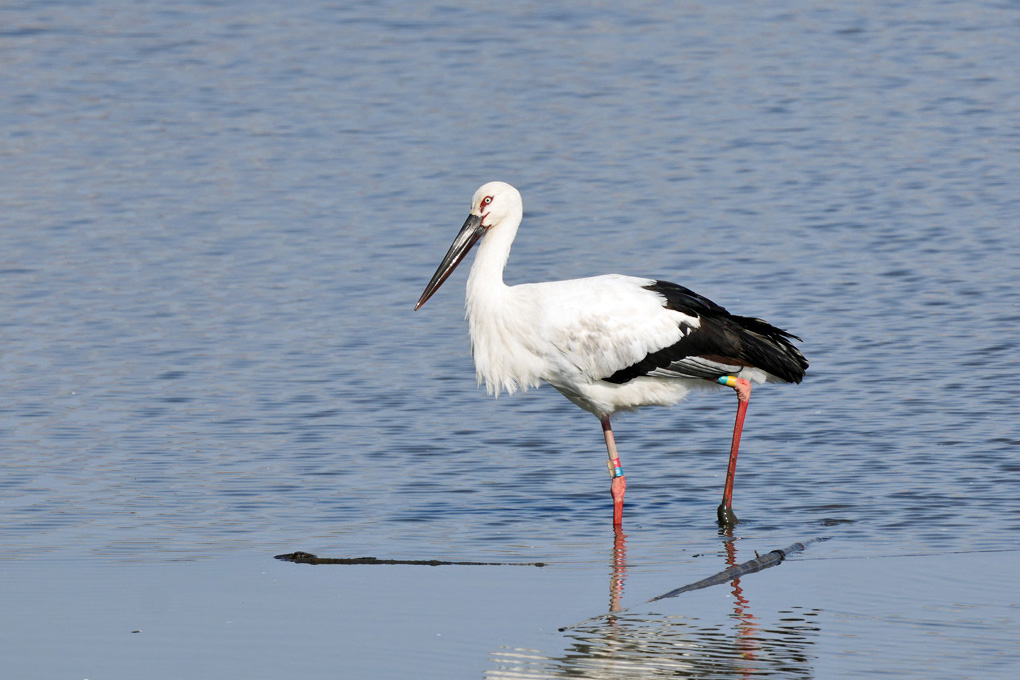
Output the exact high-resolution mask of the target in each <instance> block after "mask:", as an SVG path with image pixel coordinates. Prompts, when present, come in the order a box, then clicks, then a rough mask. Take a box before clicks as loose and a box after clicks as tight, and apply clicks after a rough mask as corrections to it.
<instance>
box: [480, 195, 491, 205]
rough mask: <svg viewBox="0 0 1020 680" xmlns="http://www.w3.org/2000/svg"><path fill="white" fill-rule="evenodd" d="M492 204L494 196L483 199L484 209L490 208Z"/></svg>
mask: <svg viewBox="0 0 1020 680" xmlns="http://www.w3.org/2000/svg"><path fill="white" fill-rule="evenodd" d="M490 203H492V196H486V197H485V198H483V199H482V207H483V208H485V207H488V205H489V204H490Z"/></svg>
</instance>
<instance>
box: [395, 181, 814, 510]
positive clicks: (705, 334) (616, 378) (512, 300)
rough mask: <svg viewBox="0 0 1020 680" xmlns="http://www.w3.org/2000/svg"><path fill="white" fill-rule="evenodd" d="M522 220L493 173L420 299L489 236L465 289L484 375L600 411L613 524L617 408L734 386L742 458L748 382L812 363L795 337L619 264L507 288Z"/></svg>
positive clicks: (797, 373) (619, 485)
mask: <svg viewBox="0 0 1020 680" xmlns="http://www.w3.org/2000/svg"><path fill="white" fill-rule="evenodd" d="M522 218H523V202H522V200H521V195H520V193H519V192H518V191H517V190H516V189H515V188H514V187H512V186H510V185H509V184H506V183H503V182H490V183H488V184H485V185H484V186H482V187H481V188H479V189H478V191H477V192H475V195H474V197H473V199H472V202H471V211H470V215H469V216H468V219H467V220H466V221H465V223H464V226H463V227H462V228H461V231H460V233H459V234H458V235H457V238H456V239H455V240H454V243H453V245H452V246H451V247H450V250H449V252H448V253H447V254H446V257H445V258H444V259H443V262H442V263H441V264H440V266H439V268H438V269H437V270H436V273H435V275H434V276H433V277H432V280H431V281H430V282H429V284H428V286H426V288H425V291H424V292H423V293H422V296H421V298H420V299H419V300H418V304H417V305H416V306H415V309H418V308H419V307H421V306H422V305H423V304H425V302H426V301H427V300H428V299H429V298H430V297H431V296H432V294H433V293H435V291H436V290H437V289H438V288H439V287H440V286H441V285H442V284H443V282H444V281H445V280H446V279H447V277H449V275H450V273H451V272H452V271H453V270H454V268H456V266H457V265H458V264H459V263H460V262H461V260H463V258H464V256H465V255H466V254H467V253H468V251H469V250H470V249H471V247H472V246H473V245H474V244H475V243H476V242H477V241H479V239H480V240H481V243H480V244H479V247H478V252H477V254H476V256H475V262H474V265H473V266H472V267H471V273H470V275H469V276H468V282H467V297H466V307H467V319H468V325H469V328H470V333H471V350H472V354H473V356H474V361H475V368H476V373H477V377H478V382H479V384H481V383H482V382H484V383H485V384H486V388H487V390H488V392H489V393H490V394H494V395H495V394H499V393H500V392H501V391H506V392H507V393H510V394H512V393H514V392H515V391H516V390H518V389H521V390H527V389H528V388H529V387H537V386H539V385H540V384H541V383H542V382H547V383H549V384H550V385H552V386H553V387H555V388H556V389H557V390H559V391H560V392H561V393H562V394H563V395H564V396H566V397H567V398H568V399H570V401H572V402H573V403H575V404H577V405H578V406H580V407H581V408H582V409H584V410H586V411H588V412H590V413H593V414H594V415H595V416H597V417H598V418H599V419H600V421H601V422H602V426H603V431H604V432H605V434H606V445H607V450H608V452H609V457H610V461H611V463H610V472H611V474H613V473H614V463H615V472H617V473H619V474H614V484H613V497H614V507H615V511H614V524H616V525H619V524H620V521H621V519H622V502H623V486H624V482H623V477H622V471H621V468H620V466H619V460H618V456H617V455H616V448H615V444H614V442H613V438H612V430H611V428H610V425H609V417H610V416H612V415H613V414H614V413H616V412H618V411H621V410H629V409H634V408H638V407H640V406H649V405H655V406H670V405H673V404H676V403H677V402H679V401H680V400H681V399H683V398H684V396H686V394H687V393H688V392H689V391H690V390H691V389H693V388H695V387H711V386H713V385H715V386H718V384H719V383H724V384H729V386H731V387H734V388H736V389H737V391H738V395H739V396H740V397H741V399H740V402H739V404H740V407H741V408H740V410H739V411H738V422H737V426H736V427H735V432H734V445H733V448H732V449H731V468H733V467H734V466H735V459H736V446H737V443H738V441H739V434H740V426H741V423H742V420H743V410H744V409H746V405H747V397H749V394H750V386H749V384H748V383H749V382H753V383H762V382H765V381H766V380H768V381H793V382H799V381H800V378H801V377H802V376H803V374H804V370H805V369H806V368H807V361H805V360H804V357H803V356H802V355H801V354H800V352H799V351H798V350H797V349H796V348H795V347H794V346H793V345H792V344H791V343H790V342H789V339H790V338H793V337H794V336H791V335H790V334H788V333H786V332H784V331H781V330H780V329H778V328H775V327H773V326H771V325H769V324H767V323H766V322H764V321H761V320H760V319H753V318H748V317H739V316H735V315H731V314H729V313H728V312H727V311H726V310H725V309H723V308H722V307H719V306H718V305H716V304H715V303H713V302H711V301H710V300H707V299H706V298H703V297H701V296H699V295H697V294H696V293H693V292H692V291H689V290H687V289H686V288H683V287H681V286H676V285H675V284H669V283H666V282H662V281H655V280H652V279H643V278H636V277H631V276H620V275H616V274H610V275H606V276H596V277H591V278H583V279H571V280H567V281H552V282H546V283H529V284H523V285H518V286H507V285H506V284H505V283H504V282H503V270H504V268H505V266H506V262H507V258H508V257H509V255H510V247H511V245H512V244H513V240H514V237H515V236H516V234H517V229H518V227H519V226H520V224H521V220H522ZM727 378H730V379H731V380H729V381H728V382H727V380H726V379H727ZM744 381H747V382H744ZM731 476H732V475H728V479H727V492H724V499H723V505H721V506H720V511H719V519H720V522H722V523H724V524H732V523H733V522H735V521H736V517H735V516H733V513H732V510H731V509H730V508H729V493H728V492H729V491H730V490H731V488H732V478H731ZM617 478H618V479H619V481H617ZM724 506H725V509H724Z"/></svg>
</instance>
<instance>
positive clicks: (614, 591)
mask: <svg viewBox="0 0 1020 680" xmlns="http://www.w3.org/2000/svg"><path fill="white" fill-rule="evenodd" d="M613 534H614V536H613V571H612V574H611V575H610V577H609V611H610V613H612V612H618V611H620V600H621V599H622V597H623V588H624V582H625V581H626V580H627V536H626V534H624V533H623V531H621V530H620V527H615V528H614V531H613Z"/></svg>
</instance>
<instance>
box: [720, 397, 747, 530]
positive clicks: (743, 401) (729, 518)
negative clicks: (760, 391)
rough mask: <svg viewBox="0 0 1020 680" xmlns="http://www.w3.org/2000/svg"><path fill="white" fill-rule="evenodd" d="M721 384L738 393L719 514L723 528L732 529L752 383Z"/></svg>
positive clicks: (735, 516) (735, 520) (735, 517)
mask: <svg viewBox="0 0 1020 680" xmlns="http://www.w3.org/2000/svg"><path fill="white" fill-rule="evenodd" d="M724 381H726V382H724ZM719 382H720V383H722V384H724V385H728V386H729V387H732V388H733V389H734V390H736V392H737V420H736V422H735V423H734V424H733V442H732V443H731V444H730V464H729V467H727V468H726V486H725V487H724V488H723V497H722V503H720V504H719V510H718V513H717V514H718V516H719V524H720V525H721V526H723V527H732V526H733V525H734V524H736V523H737V521H738V520H737V515H736V514H735V513H734V512H733V478H734V477H735V476H736V474H737V451H738V450H739V449H740V434H741V432H742V431H743V429H744V416H745V415H747V403H748V402H749V401H750V400H751V383H749V382H747V381H746V380H744V379H743V378H720V379H719Z"/></svg>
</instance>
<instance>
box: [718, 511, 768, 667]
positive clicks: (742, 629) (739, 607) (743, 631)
mask: <svg viewBox="0 0 1020 680" xmlns="http://www.w3.org/2000/svg"><path fill="white" fill-rule="evenodd" d="M726 536H727V537H728V538H727V540H726V543H725V546H726V567H727V570H730V569H734V568H735V567H736V566H737V539H734V538H733V537H732V536H733V532H732V531H727V532H726ZM730 585H732V586H733V590H732V593H733V618H734V619H736V621H737V636H736V638H735V639H734V643H735V646H736V651H737V654H738V657H739V658H741V659H744V660H748V661H753V660H754V659H756V658H757V655H758V653H759V652H760V651H761V642H760V640H759V638H758V625H757V623H758V622H757V621H756V620H755V617H754V614H752V613H751V603H750V602H749V601H748V600H747V598H746V597H744V589H743V588H742V587H741V585H740V577H739V576H738V577H737V578H735V579H733V581H731V582H730ZM742 670H743V671H744V672H745V673H748V674H750V673H752V672H753V671H754V669H753V668H744V669H742Z"/></svg>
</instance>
